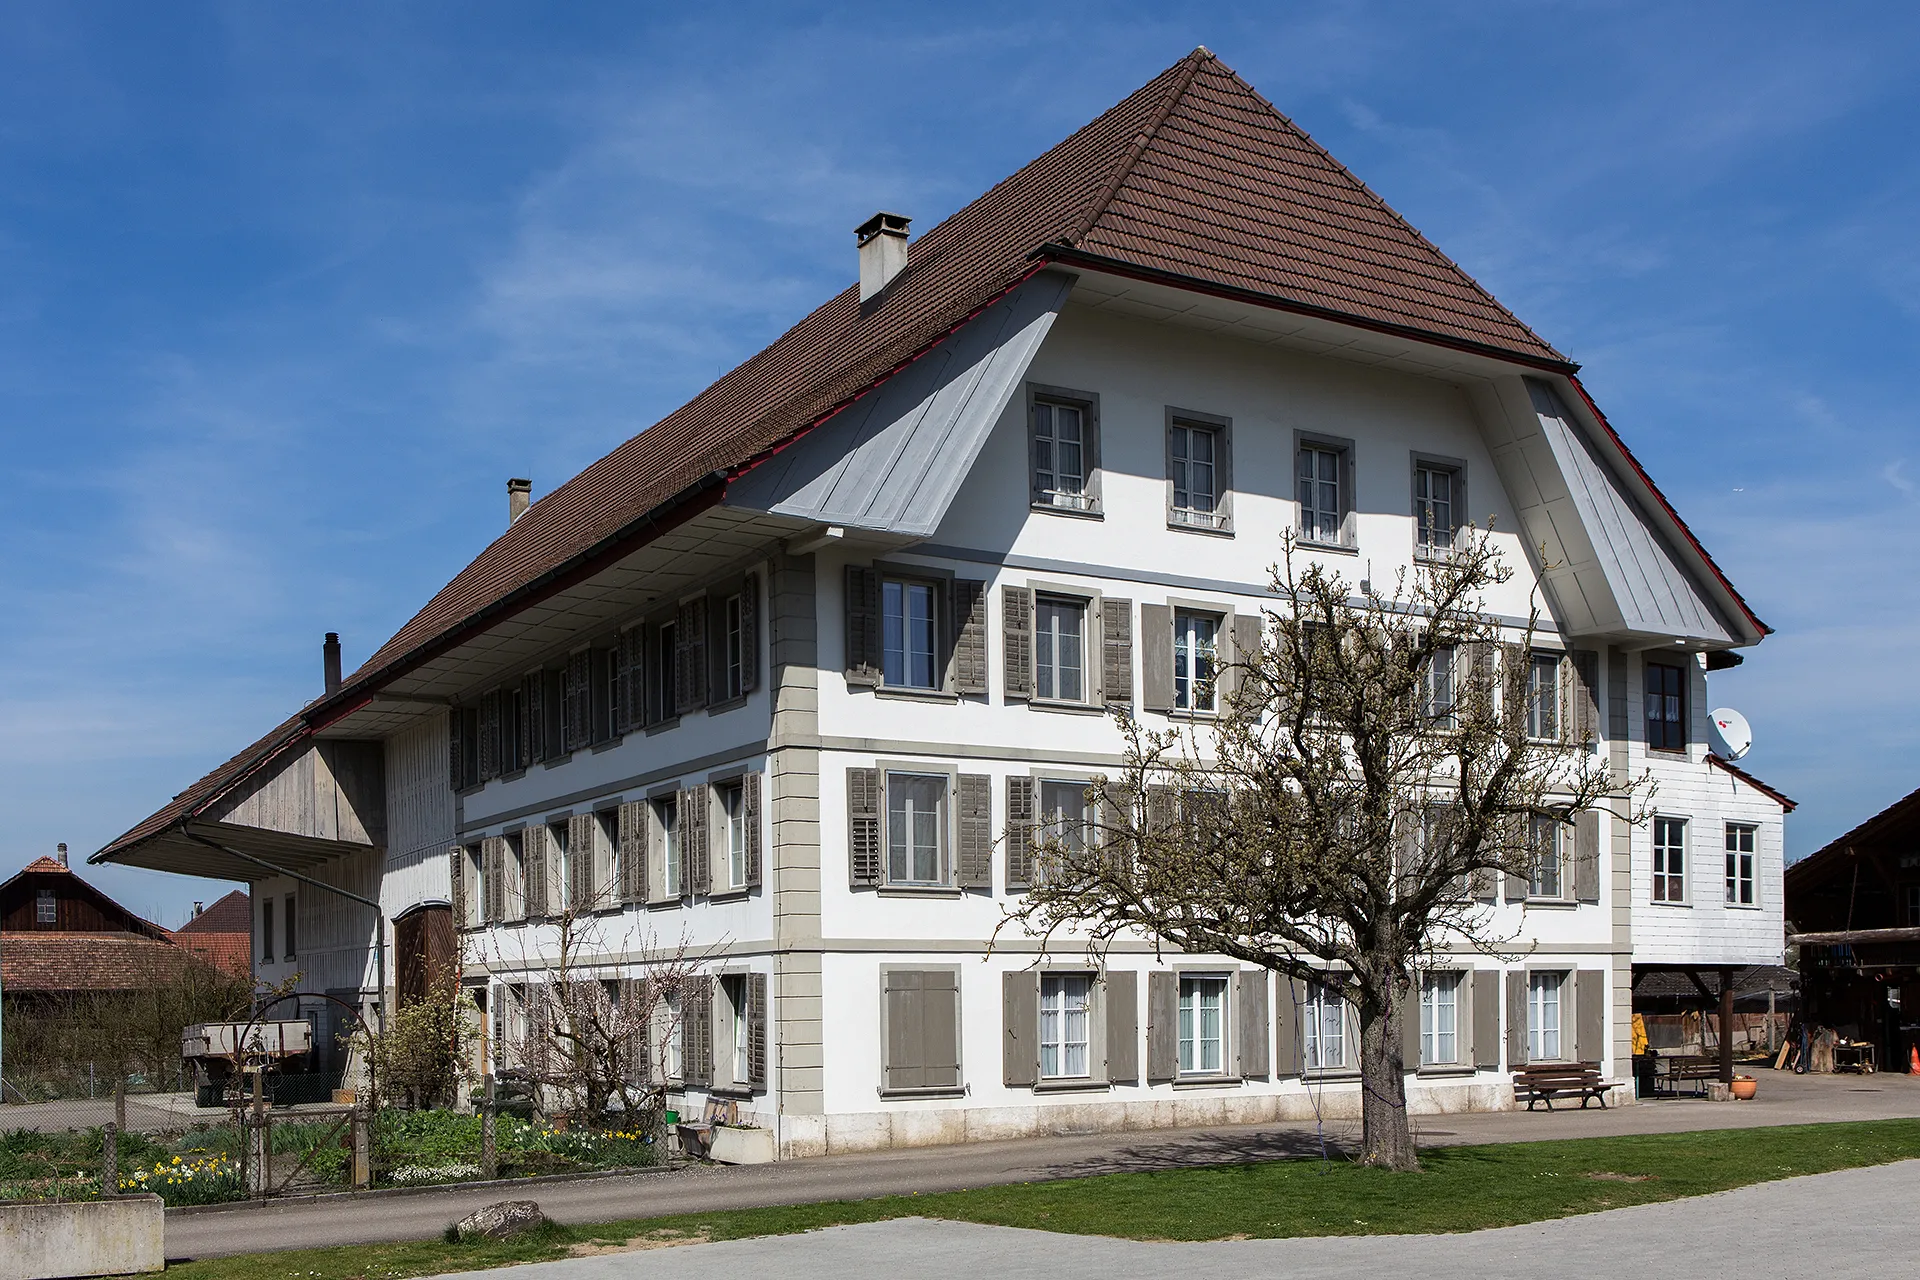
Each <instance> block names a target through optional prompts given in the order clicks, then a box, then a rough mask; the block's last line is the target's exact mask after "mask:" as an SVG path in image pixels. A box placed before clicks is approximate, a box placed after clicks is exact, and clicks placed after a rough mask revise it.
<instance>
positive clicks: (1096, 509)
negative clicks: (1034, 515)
mask: <svg viewBox="0 0 1920 1280" xmlns="http://www.w3.org/2000/svg"><path fill="white" fill-rule="evenodd" d="M1061 410H1067V411H1070V412H1073V413H1075V414H1077V415H1078V416H1079V419H1080V440H1079V443H1078V445H1077V447H1078V449H1079V451H1080V469H1079V472H1078V474H1077V475H1075V474H1073V473H1071V472H1068V471H1066V470H1064V469H1063V468H1062V467H1061V466H1060V423H1059V417H1058V415H1059V412H1060V411H1061ZM1043 453H1044V454H1046V456H1047V464H1046V465H1045V466H1042V465H1041V455H1042V454H1043ZM1063 478H1064V479H1066V480H1067V482H1066V483H1062V480H1063ZM1046 481H1050V483H1049V482H1046ZM1027 482H1028V497H1029V501H1030V502H1031V504H1032V506H1033V509H1034V510H1036V511H1048V512H1053V513H1056V514H1061V515H1074V516H1095V517H1097V516H1098V515H1099V514H1100V397H1099V396H1097V395H1095V394H1093V393H1092V392H1089V391H1070V390H1067V389H1066V388H1063V387H1044V386H1039V385H1034V384H1030V385H1029V386H1028V388H1027Z"/></svg>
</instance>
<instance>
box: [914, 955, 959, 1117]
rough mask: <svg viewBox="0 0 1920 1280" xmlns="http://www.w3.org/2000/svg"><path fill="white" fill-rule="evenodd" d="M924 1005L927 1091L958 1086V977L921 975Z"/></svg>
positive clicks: (932, 973)
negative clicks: (928, 1089)
mask: <svg viewBox="0 0 1920 1280" xmlns="http://www.w3.org/2000/svg"><path fill="white" fill-rule="evenodd" d="M920 991H921V997H922V999H923V1001H924V1002H925V1022H924V1025H925V1028H926V1030H925V1036H924V1039H923V1041H922V1044H923V1046H924V1048H923V1056H924V1058H925V1061H926V1082H927V1087H928V1088H930V1089H957V1088H959V1087H960V976H959V974H957V973H954V972H953V971H951V970H948V969H929V970H927V971H926V972H925V973H923V974H921V975H920Z"/></svg>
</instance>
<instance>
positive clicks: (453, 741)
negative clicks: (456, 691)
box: [447, 707, 467, 791]
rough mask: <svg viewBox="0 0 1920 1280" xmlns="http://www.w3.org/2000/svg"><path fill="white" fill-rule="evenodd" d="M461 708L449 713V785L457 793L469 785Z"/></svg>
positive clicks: (455, 708)
mask: <svg viewBox="0 0 1920 1280" xmlns="http://www.w3.org/2000/svg"><path fill="white" fill-rule="evenodd" d="M463 727H464V726H463V725H462V724H461V715H460V708H459V707H454V708H453V709H452V710H450V711H448V712H447V785H448V786H449V787H451V788H453V789H454V790H455V791H460V790H463V789H464V788H465V787H466V785H467V775H466V759H467V753H466V745H467V744H466V741H465V735H464V734H463V733H462V732H461V730H462V728H463Z"/></svg>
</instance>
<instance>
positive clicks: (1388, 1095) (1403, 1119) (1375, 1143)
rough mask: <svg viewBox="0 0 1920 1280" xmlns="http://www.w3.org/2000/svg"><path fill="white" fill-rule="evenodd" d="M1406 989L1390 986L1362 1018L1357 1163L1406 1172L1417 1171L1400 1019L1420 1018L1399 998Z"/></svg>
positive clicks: (1415, 1009) (1361, 1011) (1368, 1004)
mask: <svg viewBox="0 0 1920 1280" xmlns="http://www.w3.org/2000/svg"><path fill="white" fill-rule="evenodd" d="M1403 987H1405V988H1406V989H1408V990H1411V986H1410V984H1402V983H1392V984H1389V985H1388V990H1387V992H1386V993H1385V994H1386V996H1387V999H1386V1001H1385V1002H1384V1005H1375V1004H1373V1003H1372V1002H1364V1003H1362V1004H1361V1006H1360V1009H1359V1015H1360V1143H1361V1150H1360V1161H1361V1163H1362V1164H1370V1165H1373V1166H1375V1167H1377V1168H1381V1169H1393V1170H1397V1171H1400V1172H1410V1171H1413V1170H1417V1169H1418V1168H1419V1167H1420V1155H1419V1153H1418V1152H1417V1151H1415V1150H1414V1146H1413V1130H1412V1128H1411V1127H1410V1126H1409V1125H1408V1124H1407V1078H1406V1076H1405V1074H1403V1072H1404V1067H1405V1064H1404V1062H1403V1060H1402V1054H1401V1049H1400V1046H1401V1019H1402V1018H1405V1017H1408V1016H1412V1017H1419V1016H1420V1015H1419V1006H1418V1005H1413V1004H1411V1003H1410V1001H1409V1000H1408V999H1407V998H1406V997H1405V996H1403V995H1402V994H1401V989H1402V988H1403Z"/></svg>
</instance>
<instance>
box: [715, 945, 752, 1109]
mask: <svg viewBox="0 0 1920 1280" xmlns="http://www.w3.org/2000/svg"><path fill="white" fill-rule="evenodd" d="M720 995H721V997H722V998H723V999H725V1001H726V1004H727V1024H728V1027H727V1029H728V1030H730V1031H731V1033H732V1034H731V1035H728V1036H727V1037H726V1039H725V1040H723V1041H722V1042H721V1048H722V1050H723V1051H724V1052H725V1053H726V1058H725V1059H724V1063H725V1066H726V1068H727V1071H728V1073H729V1076H728V1079H729V1082H730V1083H732V1084H734V1085H737V1086H739V1087H740V1088H745V1087H746V1086H747V1084H748V1083H749V1082H750V1081H751V1080H752V1079H753V1030H752V1027H751V1026H750V1025H749V1023H748V1018H747V975H746V974H744V973H728V974H722V975H721V978H720Z"/></svg>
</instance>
